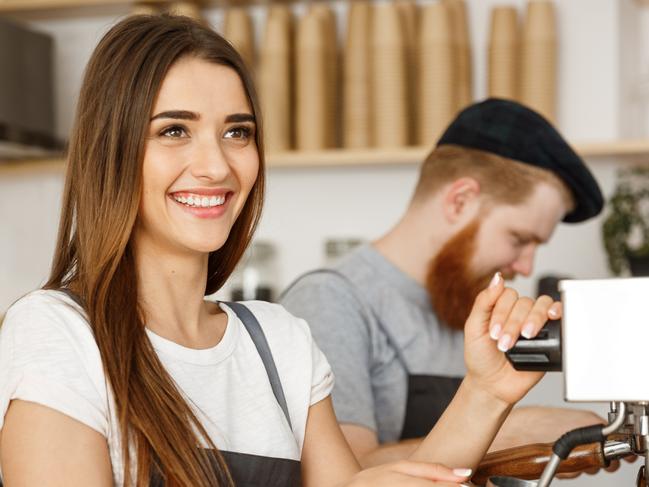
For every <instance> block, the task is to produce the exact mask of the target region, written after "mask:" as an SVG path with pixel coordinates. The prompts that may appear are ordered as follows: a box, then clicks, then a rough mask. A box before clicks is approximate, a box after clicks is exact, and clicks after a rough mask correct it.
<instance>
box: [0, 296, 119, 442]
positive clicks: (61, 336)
mask: <svg viewBox="0 0 649 487" xmlns="http://www.w3.org/2000/svg"><path fill="white" fill-rule="evenodd" d="M13 399H22V400H25V401H30V402H35V403H38V404H41V405H44V406H47V407H50V408H52V409H54V410H57V411H60V412H62V413H64V414H67V415H68V416H71V417H72V418H75V419H77V420H79V421H81V422H83V423H84V424H86V425H88V426H90V427H92V428H94V429H96V430H97V431H99V432H100V433H102V434H107V433H106V432H107V424H108V420H107V418H108V414H107V409H106V404H107V392H106V385H105V377H104V372H103V367H102V361H101V356H100V353H99V349H98V347H97V345H96V342H95V340H94V336H93V333H92V330H91V328H90V325H89V324H88V321H87V320H86V317H85V313H84V312H83V310H82V308H81V307H80V306H79V305H78V304H77V303H76V302H75V301H74V300H73V299H71V298H70V297H69V296H67V295H66V294H65V293H63V292H60V291H52V290H39V291H34V292H32V293H30V294H28V295H26V296H24V297H22V298H21V299H19V300H18V301H16V302H15V303H14V304H13V305H12V306H11V307H10V308H9V309H8V310H7V314H6V316H5V319H4V322H3V324H2V327H1V328H0V426H1V425H2V421H3V420H2V418H3V416H4V414H5V412H6V410H7V407H8V405H9V402H10V401H11V400H13Z"/></svg>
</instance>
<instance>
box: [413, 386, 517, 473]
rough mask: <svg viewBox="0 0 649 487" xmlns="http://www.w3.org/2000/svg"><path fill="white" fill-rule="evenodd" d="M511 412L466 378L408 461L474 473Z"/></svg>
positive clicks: (509, 406)
mask: <svg viewBox="0 0 649 487" xmlns="http://www.w3.org/2000/svg"><path fill="white" fill-rule="evenodd" d="M511 408H512V405H511V404H507V403H506V402H504V401H502V400H500V399H498V398H496V397H494V396H493V395H491V394H489V393H488V392H486V391H484V390H483V389H481V388H479V387H477V386H476V385H475V384H474V383H473V382H472V380H471V377H468V376H467V377H466V378H465V379H464V381H462V384H461V385H460V388H459V389H458V391H457V393H456V394H455V397H454V398H453V400H452V401H451V404H449V406H448V408H446V411H444V414H443V415H442V417H441V418H440V419H439V421H438V422H437V424H436V425H435V427H434V428H433V430H432V431H431V432H430V433H429V434H428V436H426V438H425V439H424V441H423V442H422V443H421V445H420V446H419V448H417V450H415V452H414V453H413V454H412V455H411V456H410V460H416V461H426V462H436V463H442V464H444V465H447V466H449V467H469V468H472V469H475V468H476V467H477V466H478V464H479V463H480V460H482V457H483V456H484V454H485V453H486V451H487V449H488V448H489V445H490V444H491V442H492V441H493V439H494V437H495V436H496V433H497V432H498V430H499V428H500V426H501V425H502V424H503V422H504V421H505V418H506V417H507V415H508V414H509V411H510V410H511Z"/></svg>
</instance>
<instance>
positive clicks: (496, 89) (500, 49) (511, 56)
mask: <svg viewBox="0 0 649 487" xmlns="http://www.w3.org/2000/svg"><path fill="white" fill-rule="evenodd" d="M519 59H520V41H519V32H518V14H517V12H516V8H515V7H496V8H494V9H493V10H492V12H491V30H490V33H489V61H488V63H489V74H488V87H487V90H488V93H489V96H493V97H498V98H508V99H510V100H516V99H518V73H519Z"/></svg>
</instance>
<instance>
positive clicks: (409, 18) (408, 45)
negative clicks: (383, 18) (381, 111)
mask: <svg viewBox="0 0 649 487" xmlns="http://www.w3.org/2000/svg"><path fill="white" fill-rule="evenodd" d="M396 5H397V7H398V8H399V15H400V16H401V24H402V29H403V32H404V39H405V56H406V57H405V61H406V78H407V88H406V104H407V105H406V111H407V113H408V120H407V123H408V125H407V129H406V130H407V132H408V140H407V143H408V144H416V143H417V137H416V135H415V128H416V126H417V115H416V114H417V110H418V107H417V99H416V96H415V93H416V92H417V72H418V71H417V39H418V35H419V22H418V15H419V14H418V7H417V4H416V3H415V2H414V1H411V0H401V1H398V2H396Z"/></svg>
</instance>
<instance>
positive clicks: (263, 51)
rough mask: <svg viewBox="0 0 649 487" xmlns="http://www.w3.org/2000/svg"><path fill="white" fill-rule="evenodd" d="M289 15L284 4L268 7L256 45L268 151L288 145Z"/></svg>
mask: <svg viewBox="0 0 649 487" xmlns="http://www.w3.org/2000/svg"><path fill="white" fill-rule="evenodd" d="M292 24H293V18H292V15H291V11H290V9H289V8H288V7H287V6H286V5H274V6H272V7H270V9H269V11H268V16H267V18H266V26H265V28H264V34H263V41H262V43H261V45H260V48H259V66H258V71H257V73H258V80H259V95H260V99H261V105H262V111H263V114H264V137H265V143H266V149H267V150H268V151H269V152H279V151H285V150H289V149H290V148H291V90H292V82H291V78H292V76H291V48H292V31H293V25H292Z"/></svg>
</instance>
